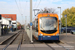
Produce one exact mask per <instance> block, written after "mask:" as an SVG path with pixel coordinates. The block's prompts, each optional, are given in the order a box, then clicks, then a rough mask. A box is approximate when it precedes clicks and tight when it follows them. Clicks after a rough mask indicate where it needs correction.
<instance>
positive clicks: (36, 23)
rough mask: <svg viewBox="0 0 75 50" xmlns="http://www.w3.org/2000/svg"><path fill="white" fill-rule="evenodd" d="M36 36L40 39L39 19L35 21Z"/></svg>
mask: <svg viewBox="0 0 75 50" xmlns="http://www.w3.org/2000/svg"><path fill="white" fill-rule="evenodd" d="M35 36H36V37H37V38H38V19H36V20H35Z"/></svg>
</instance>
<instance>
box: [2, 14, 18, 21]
mask: <svg viewBox="0 0 75 50" xmlns="http://www.w3.org/2000/svg"><path fill="white" fill-rule="evenodd" d="M1 16H2V17H4V18H11V20H16V19H17V17H16V14H1Z"/></svg>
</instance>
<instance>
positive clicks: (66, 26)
mask: <svg viewBox="0 0 75 50" xmlns="http://www.w3.org/2000/svg"><path fill="white" fill-rule="evenodd" d="M65 18H66V20H65V21H66V37H67V14H66V15H65Z"/></svg>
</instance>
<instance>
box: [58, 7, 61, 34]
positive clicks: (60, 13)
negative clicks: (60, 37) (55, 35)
mask: <svg viewBox="0 0 75 50" xmlns="http://www.w3.org/2000/svg"><path fill="white" fill-rule="evenodd" d="M58 8H60V30H59V31H60V34H61V7H58Z"/></svg>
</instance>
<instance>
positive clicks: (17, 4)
mask: <svg viewBox="0 0 75 50" xmlns="http://www.w3.org/2000/svg"><path fill="white" fill-rule="evenodd" d="M15 3H16V5H17V8H18V10H19V13H20V14H21V11H20V9H19V6H18V4H17V1H16V0H15Z"/></svg>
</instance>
